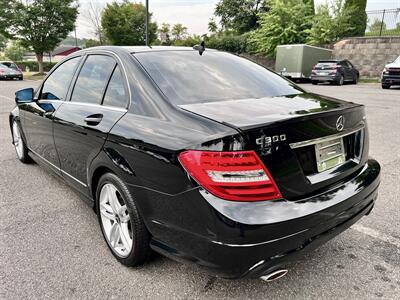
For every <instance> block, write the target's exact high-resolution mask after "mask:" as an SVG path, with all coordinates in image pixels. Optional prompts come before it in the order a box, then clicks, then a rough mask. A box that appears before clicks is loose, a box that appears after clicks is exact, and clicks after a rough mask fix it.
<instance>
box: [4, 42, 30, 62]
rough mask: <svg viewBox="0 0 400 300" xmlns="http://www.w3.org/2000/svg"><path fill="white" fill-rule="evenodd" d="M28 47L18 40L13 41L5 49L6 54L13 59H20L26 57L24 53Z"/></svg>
mask: <svg viewBox="0 0 400 300" xmlns="http://www.w3.org/2000/svg"><path fill="white" fill-rule="evenodd" d="M25 52H26V49H25V48H24V47H23V46H22V45H21V43H20V42H18V41H13V42H12V43H11V44H10V45H8V47H7V48H6V49H5V50H4V55H5V56H6V57H7V58H8V59H10V60H13V61H19V60H22V59H23V58H24V54H25Z"/></svg>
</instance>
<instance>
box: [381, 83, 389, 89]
mask: <svg viewBox="0 0 400 300" xmlns="http://www.w3.org/2000/svg"><path fill="white" fill-rule="evenodd" d="M382 88H383V89H385V90H386V89H390V84H383V83H382Z"/></svg>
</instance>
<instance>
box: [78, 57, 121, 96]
mask: <svg viewBox="0 0 400 300" xmlns="http://www.w3.org/2000/svg"><path fill="white" fill-rule="evenodd" d="M115 64H116V63H115V60H114V59H113V58H112V57H110V56H106V55H89V56H88V58H87V59H86V61H85V64H84V65H83V67H82V69H81V71H80V73H79V75H78V78H77V80H76V83H75V87H74V91H73V92H72V96H71V101H74V102H85V103H94V104H100V103H101V100H102V98H103V94H104V90H105V88H106V86H107V82H108V80H109V79H110V76H111V73H112V71H113V70H114V67H115Z"/></svg>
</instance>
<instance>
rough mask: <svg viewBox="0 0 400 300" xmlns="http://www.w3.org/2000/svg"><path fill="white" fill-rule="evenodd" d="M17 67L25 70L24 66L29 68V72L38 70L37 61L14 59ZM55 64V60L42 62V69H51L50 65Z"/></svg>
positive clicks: (46, 70)
mask: <svg viewBox="0 0 400 300" xmlns="http://www.w3.org/2000/svg"><path fill="white" fill-rule="evenodd" d="M15 63H16V64H17V65H18V67H19V68H20V69H21V70H22V71H26V68H29V71H31V72H38V71H39V65H38V63H37V61H16V62H15ZM56 64H57V62H51V63H50V62H47V61H45V62H43V71H45V72H48V71H50V70H51V68H52V67H54V66H55V65H56Z"/></svg>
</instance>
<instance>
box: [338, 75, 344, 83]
mask: <svg viewBox="0 0 400 300" xmlns="http://www.w3.org/2000/svg"><path fill="white" fill-rule="evenodd" d="M343 83H344V76H343V75H340V78H339V80H337V81H336V84H337V85H343Z"/></svg>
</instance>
